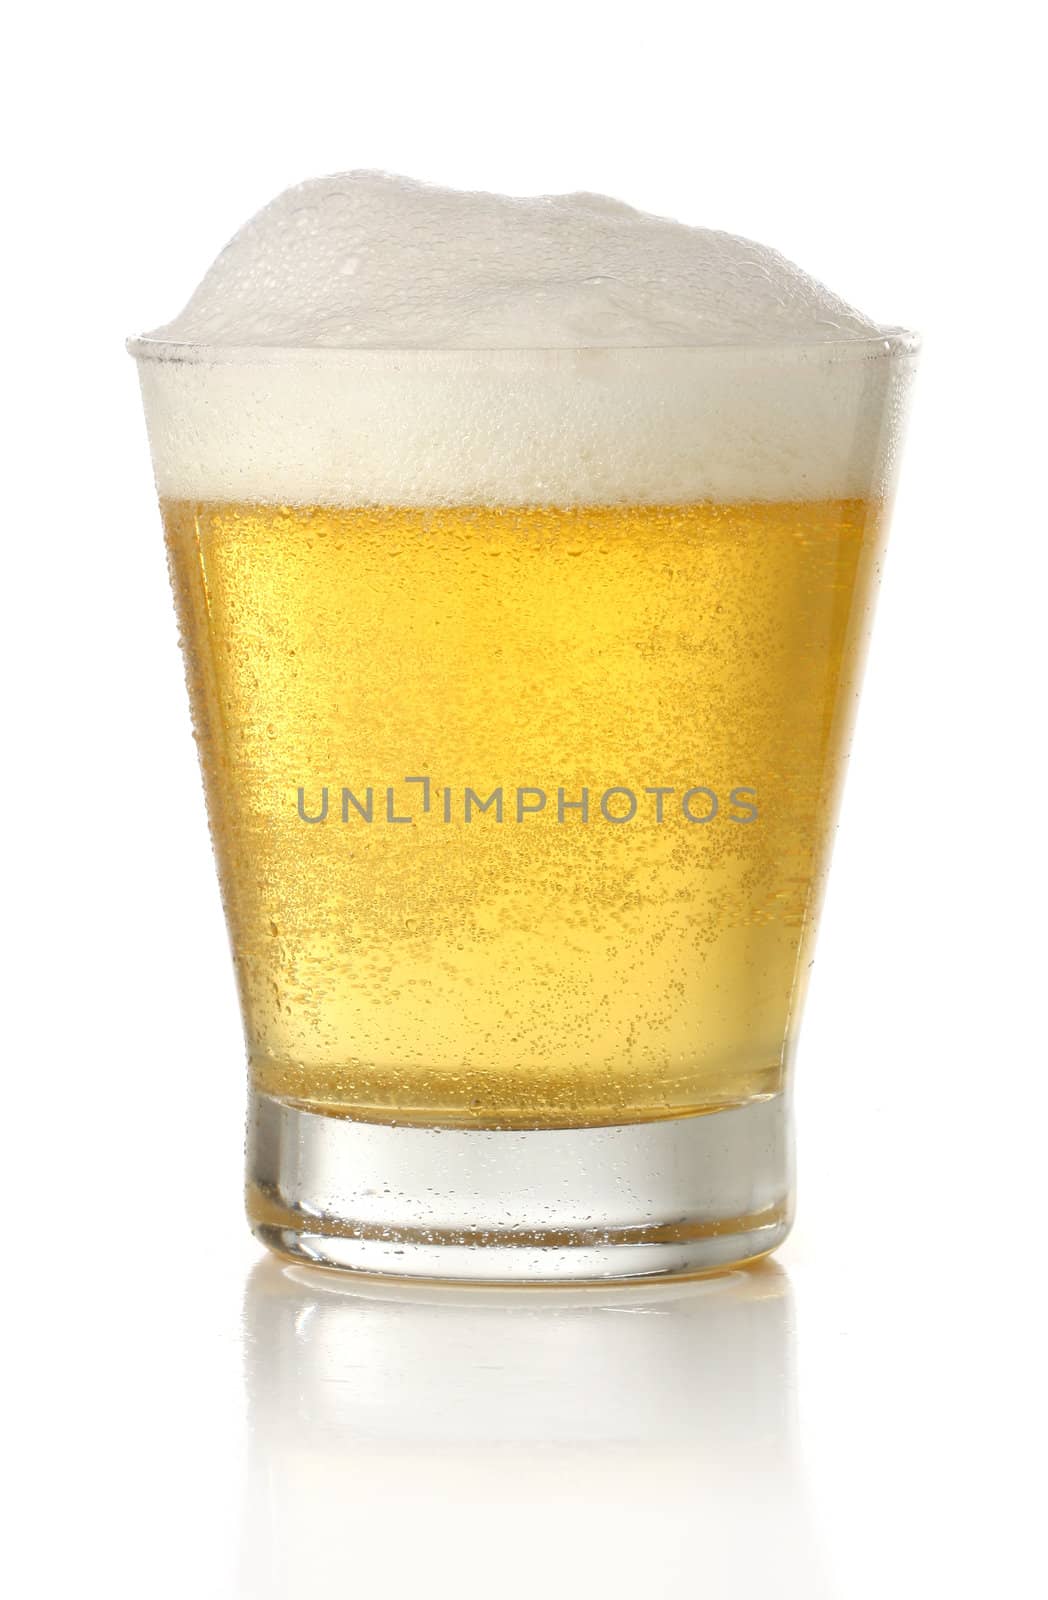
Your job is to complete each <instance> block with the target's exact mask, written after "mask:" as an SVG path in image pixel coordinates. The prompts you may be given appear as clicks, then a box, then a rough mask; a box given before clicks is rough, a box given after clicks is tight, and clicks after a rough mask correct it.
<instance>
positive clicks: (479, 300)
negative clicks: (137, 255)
mask: <svg viewBox="0 0 1048 1600" xmlns="http://www.w3.org/2000/svg"><path fill="white" fill-rule="evenodd" d="M912 347H913V341H912V340H910V339H908V338H907V337H906V336H900V335H897V334H891V333H889V332H888V331H887V330H882V329H878V328H877V327H876V326H875V324H873V323H872V322H870V321H869V320H868V319H867V318H866V317H864V316H862V315H861V314H860V313H859V312H857V311H854V310H853V309H851V308H850V307H848V306H847V305H845V304H844V302H843V301H841V300H840V299H838V298H837V297H836V296H835V295H833V294H831V293H830V292H829V291H828V290H826V289H824V288H823V287H822V286H821V285H819V284H817V283H816V282H814V280H812V279H811V278H809V277H808V276H807V275H806V274H805V273H803V272H801V271H800V270H799V269H798V268H797V267H794V266H792V265H791V264H790V263H789V262H788V261H786V260H785V259H784V258H783V257H782V256H780V255H778V254H777V253H776V252H774V251H772V250H768V249H765V248H764V247H763V246H760V245H756V244H753V243H751V242H749V241H747V240H744V239H738V238H735V237H733V236H732V235H730V234H724V233H717V232H713V231H710V230H706V229H699V228H688V227H684V226H682V225H681V224H679V223H676V222H671V221H668V220H665V219H663V218H656V217H651V216H648V215H645V214H644V213H641V212H637V211H634V210H632V209H631V208H629V207H628V206H624V205H621V204H620V203H619V202H617V201H613V200H608V199H605V198H603V197H601V196H596V195H585V194H582V195H564V196H551V197H544V198H541V199H530V200H521V199H509V198H507V197H505V196H499V195H480V194H465V193H458V192H455V191H452V190H445V189H435V188H431V187H428V186H426V185H423V184H418V183H413V182H410V181H408V180H406V179H399V178H391V177H387V176H385V175H383V174H379V173H369V172H363V173H349V174H344V175H341V176H337V177H332V178H324V179H318V180H315V181H313V182H310V183H305V184H301V185H299V186H298V187H297V188H294V189H289V190H288V191H287V192H286V193H284V194H282V195H281V196H279V197H278V199H276V200H275V201H273V203H272V204H271V205H269V206H267V207H266V208H265V209H264V210H263V211H261V212H260V213H259V214H258V216H257V217H255V218H254V219H253V220H252V221H251V222H249V223H248V224H247V225H246V227H244V228H242V229H241V231H240V232H239V233H238V234H237V235H236V237H235V238H234V239H233V240H232V241H231V243H230V244H229V245H227V247H226V249H225V250H224V251H223V252H222V253H221V255H220V256H219V257H218V259H217V260H216V262H215V263H214V265H213V266H212V267H211V269H210V271H209V272H208V273H207V275H206V276H205V278H204V280H203V282H202V283H201V285H200V287H199V288H198V289H197V291H196V293H195V294H194V295H193V297H192V298H191V300H190V301H189V303H188V305H187V306H186V308H185V310H184V311H183V312H182V313H181V315H180V316H178V317H177V318H175V320H174V321H173V322H170V323H168V324H166V325H165V326H164V327H162V328H158V329H157V330H156V331H155V332H154V333H152V334H150V335H148V336H146V337H145V338H144V339H142V340H139V341H137V342H136V343H135V344H134V345H133V346H132V349H133V351H134V353H135V354H136V355H137V356H138V357H139V359H140V372H141V376H142V383H143V390H144V394H145V400H146V411H147V417H148V420H149V425H150V436H151V441H152V446H153V454H154V464H155V467H156V473H157V480H158V484H159V487H160V489H161V492H162V493H163V494H165V495H180V496H185V497H197V498H202V499H215V498H238V499H253V500H262V501H270V502H274V501H276V502H302V501H311V502H316V503H333V504H375V503H382V504H418V505H432V504H440V503H491V502H501V503H513V504H522V503H565V504H567V503H587V502H589V503H596V502H608V501H615V500H622V499H625V500H633V501H646V502H680V501H687V500H693V499H721V500H724V499H772V498H776V499H777V498H783V499H797V498H808V497H811V496H815V495H819V494H825V495H828V494H852V493H863V492H868V491H870V490H871V489H872V490H874V491H875V492H876V491H878V489H879V488H880V486H881V483H882V480H883V479H884V477H885V475H886V473H887V472H888V471H889V469H890V462H891V456H892V440H893V430H892V425H891V418H892V415H893V413H894V412H895V411H896V410H897V409H898V406H897V403H896V402H897V399H898V396H899V393H900V392H901V386H902V385H903V384H904V383H905V377H906V370H907V368H908V366H909V364H910V363H909V361H908V359H907V355H908V352H909V351H911V350H912Z"/></svg>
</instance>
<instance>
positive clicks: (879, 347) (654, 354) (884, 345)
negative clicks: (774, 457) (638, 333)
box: [126, 327, 921, 367]
mask: <svg viewBox="0 0 1048 1600" xmlns="http://www.w3.org/2000/svg"><path fill="white" fill-rule="evenodd" d="M920 346H921V338H920V335H919V334H917V333H913V332H910V331H909V330H907V329H905V328H895V327H885V328H878V329H877V330H876V331H875V332H873V333H870V334H861V335H857V336H851V337H842V338H840V339H781V340H767V341H763V342H760V343H754V342H748V341H745V340H740V341H739V342H738V343H730V342H721V343H717V344H657V345H652V344H606V345H605V344H590V345H454V346H451V345H446V346H445V345H302V344H294V345H282V344H255V345H236V344H205V343H202V342H200V341H199V340H177V339H156V338H154V337H153V336H152V335H150V334H140V335H139V336H138V337H137V338H131V339H128V340H127V341H126V349H127V351H128V354H129V355H132V356H133V357H134V358H135V360H136V361H157V362H169V363H177V364H183V365H192V366H204V365H210V366H242V367H252V366H280V365H285V364H287V365H293V364H294V365H304V366H308V365H317V366H353V365H372V366H381V365H382V364H384V363H386V362H396V361H401V362H411V363H413V364H415V365H417V366H433V367H440V366H442V365H443V366H454V365H455V364H456V363H459V364H462V365H467V366H468V365H472V364H477V365H482V364H486V365H490V366H495V367H500V366H501V367H513V366H514V365H518V364H519V365H527V364H528V361H529V358H530V359H531V360H532V361H534V360H535V359H536V358H541V362H540V364H542V365H551V366H556V365H559V364H562V363H563V364H568V363H574V362H576V361H577V360H578V359H579V358H580V357H582V358H589V359H594V358H596V357H598V356H605V357H611V356H634V357H637V356H647V357H650V358H663V359H665V358H673V357H683V356H691V357H694V358H696V359H699V358H701V359H702V360H705V361H710V362H716V361H718V360H722V361H723V360H728V359H730V358H732V357H734V358H735V359H736V360H738V359H743V360H747V361H760V360H767V361H772V362H774V361H780V362H790V361H795V362H797V363H799V364H804V363H805V362H808V363H811V364H813V365H815V364H827V365H832V364H835V363H838V362H843V361H848V360H853V361H874V360H879V359H885V358H888V357H902V356H913V355H916V354H917V353H918V352H919V350H920Z"/></svg>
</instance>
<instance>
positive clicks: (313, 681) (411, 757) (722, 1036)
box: [163, 498, 880, 1128]
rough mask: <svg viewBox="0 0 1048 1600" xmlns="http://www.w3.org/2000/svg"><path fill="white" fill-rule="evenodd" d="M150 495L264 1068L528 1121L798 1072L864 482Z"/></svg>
mask: <svg viewBox="0 0 1048 1600" xmlns="http://www.w3.org/2000/svg"><path fill="white" fill-rule="evenodd" d="M163 509H164V519H165V527H166V531H167V539H168V548H169V553H170V560H171V567H172V573H173V578H174V585H175V592H176V599H177V604H178V608H179V613H180V619H181V629H182V640H183V646H184V650H185V655H186V663H187V675H188V679H189V685H190V691H191V695H192V701H193V709H194V719H195V724H196V729H197V736H198V740H199V744H200V749H201V755H202V762H203V769H204V776H205V785H206V790H207V796H208V806H209V814H210V819H211V827H212V833H213V837H214V840H215V846H216V853H217V856H218V861H219V869H220V874H221V879H222V885H223V892H224V897H225V901H226V908H227V913H228V916H229V922H230V929H231V934H232V941H233V946H234V953H235V959H236V965H237V972H238V979H239V984H240V989H241V996H242V1001H243V1007H244V1015H245V1023H246V1029H247V1036H248V1046H249V1052H250V1061H251V1072H252V1076H253V1081H254V1083H255V1086H256V1087H257V1088H258V1089H259V1090H261V1091H263V1092H265V1093H267V1094H271V1095H275V1096H278V1097H281V1098H284V1099H288V1100H291V1101H294V1102H295V1103H297V1104H300V1105H303V1106H307V1107H310V1108H312V1109H316V1110H321V1111H325V1112H328V1113H332V1114H336V1115H339V1114H341V1115H347V1116H353V1117H360V1118H373V1119H380V1120H383V1121H401V1122H406V1123H415V1124H422V1125H476V1126H487V1127H521V1128H523V1127H558V1126H561V1127H570V1126H577V1125H585V1124H596V1123H617V1122H627V1121H636V1120H644V1119H648V1118H659V1117H666V1116H671V1115H677V1114H680V1113H684V1112H699V1111H712V1110H716V1109H720V1108H722V1107H726V1106H730V1105H735V1104H739V1103H740V1102H744V1101H746V1100H748V1099H750V1098H752V1097H754V1096H756V1095H762V1094H771V1093H774V1092H776V1091H778V1090H779V1089H780V1088H781V1087H782V1082H783V1068H784V1062H785V1060H786V1059H788V1052H789V1049H790V1043H791V1038H792V1034H793V1031H794V1028H795V1024H796V1019H797V1015H798V1009H799V1005H800V1001H801V997H802V995H803V988H804V979H805V976H806V971H807V966H808V964H809V962H810V958H811V954H810V946H811V935H812V931H813V920H814V916H815V913H816V910H817V906H818V900H819V883H820V878H821V875H822V872H823V870H824V866H825V862H826V856H827V849H828V843H829V830H830V828H831V826H832V821H833V812H834V809H835V801H836V792H837V788H838V785H839V781H840V777H841V768H842V764H843V753H844V745H845V741H846V739H847V734H848V726H849V722H850V716H851V708H852V705H853V701H854V694H855V689H856V687H857V672H858V669H859V666H860V656H861V649H862V642H863V638H864V636H865V631H866V621H867V613H868V609H869V601H870V598H871V593H872V587H873V579H874V574H875V570H876V563H877V560H878V553H879V531H878V529H879V522H880V508H879V506H878V505H877V504H876V503H875V502H869V501H865V500H862V499H855V498H852V499H836V500H830V499H827V500H819V501H813V502H808V503H797V502H790V503H748V504H709V503H706V504H692V505H674V506H659V505H643V506H625V505H604V506H596V507H586V506H572V507H570V508H565V509H558V508H556V507H549V506H542V507H536V508H527V507H507V508H504V509H495V508H479V507H475V506H470V507H463V508H458V509H449V508H426V509H403V508H390V509H374V508H370V509H369V508H360V507H358V508H352V509H337V508H332V507H330V506H320V507H303V506H291V507H279V506H272V505H243V504H233V503H215V502H211V503H205V502H189V501H184V500H181V501H180V500H173V499H168V500H166V501H165V503H164V507H163ZM408 778H414V779H418V780H421V779H423V778H425V779H428V784H423V783H422V782H421V781H418V782H412V783H408V782H406V781H405V780H406V779H408ZM467 790H469V791H472V795H473V797H474V798H473V800H468V797H467V794H466V791H467ZM584 790H585V791H587V795H586V800H587V810H586V812H585V813H584V812H583V810H582V809H581V807H580V802H581V801H582V799H583V791H584ZM612 790H614V791H615V793H614V794H609V791H612ZM653 790H655V791H658V790H661V791H662V794H661V795H659V794H658V793H652V792H649V791H653ZM325 791H326V814H325V813H324V799H325ZM369 791H370V801H369ZM496 791H501V807H500V806H499V805H497V804H496V802H495V801H494V800H493V799H492V798H491V797H492V796H493V795H494V794H495V793H496ZM539 791H541V792H542V793H543V794H544V795H545V797H546V798H545V802H544V805H543V806H542V807H541V809H540V808H539V801H538V798H537V796H538V792H539ZM347 794H348V796H349V798H348V799H347V798H346V796H347ZM521 795H523V800H522V799H521ZM631 797H632V800H633V801H634V802H635V810H633V811H631V809H630V808H631ZM427 801H428V809H427ZM481 803H486V805H487V808H486V809H482V808H481ZM572 803H574V804H572ZM467 805H468V808H469V820H467ZM521 807H523V809H521ZM369 812H370V817H371V820H370V821H369V820H367V815H368V813H369ZM500 813H501V820H500ZM660 817H661V820H660ZM310 818H315V819H318V820H307V819H310ZM397 818H407V819H409V820H406V821H398V820H395V819H397ZM614 818H626V820H612V819H614ZM321 819H322V820H321Z"/></svg>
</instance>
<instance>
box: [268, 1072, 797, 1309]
mask: <svg viewBox="0 0 1048 1600" xmlns="http://www.w3.org/2000/svg"><path fill="white" fill-rule="evenodd" d="M247 1163H248V1166H247V1209H248V1216H249V1218H250V1221H251V1226H252V1229H253V1231H254V1232H255V1234H256V1235H257V1237H258V1238H259V1239H261V1241H262V1243H263V1244H265V1245H268V1247H269V1248H270V1249H271V1250H275V1251H277V1252H278V1253H280V1254H282V1255H290V1256H294V1257H296V1258H298V1259H299V1260H304V1261H310V1262H312V1263H313V1264H314V1265H319V1266H326V1267H342V1268H347V1269H349V1270H351V1271H356V1272H365V1273H370V1274H382V1275H388V1276H394V1277H402V1278H428V1279H447V1280H452V1281H457V1282H463V1281H470V1282H475V1283H547V1284H548V1283H585V1282H599V1281H607V1280H608V1279H634V1278H670V1277H685V1276H694V1275H697V1274H701V1273H704V1272H717V1271H721V1270H723V1269H724V1268H726V1267H731V1266H737V1265H738V1264H739V1263H740V1262H742V1261H749V1260H752V1259H754V1258H755V1257H757V1256H762V1255H767V1253H768V1251H769V1250H774V1249H775V1248H776V1246H777V1245H779V1244H781V1243H782V1241H783V1239H784V1238H785V1237H786V1234H787V1233H788V1232H789V1227H790V1222H791V1220H792V1200H793V1140H792V1130H791V1126H790V1116H789V1105H788V1101H787V1099H786V1097H785V1096H783V1095H773V1096H769V1097H767V1098H765V1099H762V1100H754V1101H751V1102H750V1103H749V1104H748V1105H744V1106H737V1107H733V1108H732V1109H730V1110H727V1111H717V1112H710V1113H708V1114H706V1115H703V1116H691V1117H673V1118H669V1119H666V1120H665V1121H661V1122H640V1123H628V1124H624V1125H619V1126H614V1127H602V1128H558V1129H550V1130H545V1129H535V1130H530V1129H529V1130H526V1131H509V1130H500V1129H491V1128H475V1129H474V1128H469V1129H464V1128H413V1127H404V1126H396V1125H390V1124H387V1123H377V1122H354V1121H352V1120H350V1119H349V1118H346V1117H327V1116H320V1115H318V1114H317V1113H315V1112H311V1111H303V1110H301V1109H299V1108H298V1107H296V1106H291V1105H287V1104H285V1103H284V1102H282V1101H279V1100H275V1099H272V1098H271V1097H269V1096H267V1095H261V1094H253V1095H252V1098H251V1105H250V1109H249V1116H248V1141H247Z"/></svg>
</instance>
